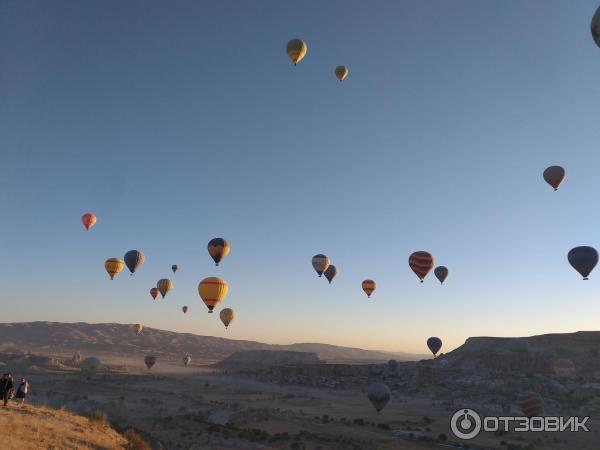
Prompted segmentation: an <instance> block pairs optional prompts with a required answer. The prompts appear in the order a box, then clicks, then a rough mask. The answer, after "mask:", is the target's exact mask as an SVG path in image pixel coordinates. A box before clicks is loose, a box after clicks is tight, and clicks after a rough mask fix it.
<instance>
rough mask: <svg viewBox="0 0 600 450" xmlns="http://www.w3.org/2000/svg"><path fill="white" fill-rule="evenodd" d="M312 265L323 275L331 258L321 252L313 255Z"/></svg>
mask: <svg viewBox="0 0 600 450" xmlns="http://www.w3.org/2000/svg"><path fill="white" fill-rule="evenodd" d="M312 266H313V269H315V271H316V272H317V273H318V274H319V276H321V275H323V272H325V271H326V270H327V268H328V267H329V258H328V257H327V256H325V255H322V254H320V253H319V254H318V255H315V256H313V258H312Z"/></svg>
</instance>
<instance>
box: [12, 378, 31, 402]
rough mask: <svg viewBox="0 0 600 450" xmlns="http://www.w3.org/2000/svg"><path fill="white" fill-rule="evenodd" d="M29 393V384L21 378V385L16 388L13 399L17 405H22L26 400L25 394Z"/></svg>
mask: <svg viewBox="0 0 600 450" xmlns="http://www.w3.org/2000/svg"><path fill="white" fill-rule="evenodd" d="M28 393H29V382H28V381H27V380H26V379H25V378H21V384H19V387H18V388H17V395H15V398H16V399H17V403H18V404H19V405H22V404H23V403H25V399H26V398H27V394H28Z"/></svg>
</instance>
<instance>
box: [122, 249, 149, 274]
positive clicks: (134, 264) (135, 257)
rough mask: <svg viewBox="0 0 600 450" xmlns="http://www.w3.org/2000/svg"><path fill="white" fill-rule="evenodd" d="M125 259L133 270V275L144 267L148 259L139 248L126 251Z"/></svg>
mask: <svg viewBox="0 0 600 450" xmlns="http://www.w3.org/2000/svg"><path fill="white" fill-rule="evenodd" d="M123 259H124V260H125V264H126V265H127V268H128V269H129V271H130V272H131V275H133V274H134V273H135V271H136V270H138V269H139V268H140V267H142V266H143V265H144V261H145V260H146V258H145V257H144V254H143V253H142V252H140V251H138V250H129V251H128V252H127V253H125V257H124V258H123Z"/></svg>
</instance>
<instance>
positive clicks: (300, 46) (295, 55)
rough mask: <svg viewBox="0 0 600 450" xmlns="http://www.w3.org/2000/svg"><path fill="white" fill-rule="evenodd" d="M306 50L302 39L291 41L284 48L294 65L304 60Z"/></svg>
mask: <svg viewBox="0 0 600 450" xmlns="http://www.w3.org/2000/svg"><path fill="white" fill-rule="evenodd" d="M307 50H308V47H307V46H306V42H304V41H303V40H302V39H292V40H291V41H289V42H288V43H287V45H286V47H285V51H286V52H287V54H288V56H289V57H290V59H291V60H292V61H293V62H294V65H296V64H298V63H299V62H300V61H301V60H302V58H304V56H305V55H306V51H307Z"/></svg>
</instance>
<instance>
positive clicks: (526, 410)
mask: <svg viewBox="0 0 600 450" xmlns="http://www.w3.org/2000/svg"><path fill="white" fill-rule="evenodd" d="M517 404H518V405H519V408H520V409H521V411H522V412H523V414H525V416H527V417H538V416H540V415H542V413H543V412H544V400H543V399H542V397H541V396H540V394H538V393H537V392H531V391H525V392H521V393H520V394H519V398H518V400H517Z"/></svg>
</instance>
